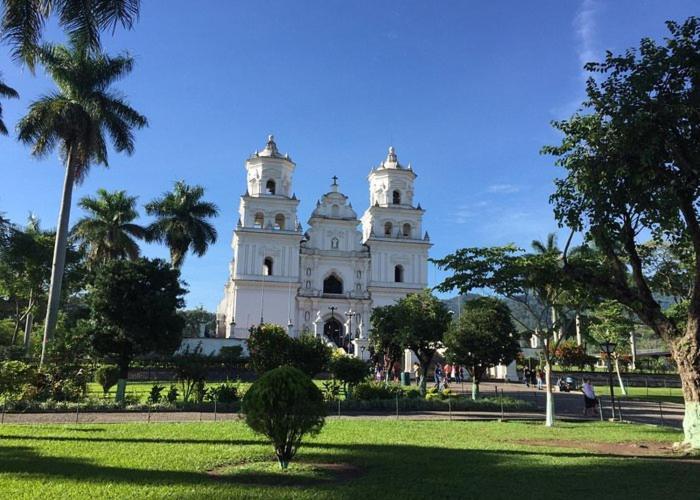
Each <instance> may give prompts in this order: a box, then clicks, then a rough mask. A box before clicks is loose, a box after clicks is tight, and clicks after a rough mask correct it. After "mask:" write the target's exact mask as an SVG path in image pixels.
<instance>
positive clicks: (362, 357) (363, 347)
mask: <svg viewBox="0 0 700 500" xmlns="http://www.w3.org/2000/svg"><path fill="white" fill-rule="evenodd" d="M365 349H366V348H365V346H360V352H361V354H360V359H361V360H362V361H364V360H365Z"/></svg>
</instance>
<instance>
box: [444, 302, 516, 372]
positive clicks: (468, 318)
mask: <svg viewBox="0 0 700 500" xmlns="http://www.w3.org/2000/svg"><path fill="white" fill-rule="evenodd" d="M445 346H446V347H447V359H448V360H449V361H450V362H453V363H457V364H460V365H462V366H464V367H465V368H466V369H467V370H468V371H469V373H470V374H471V376H472V378H473V380H474V382H475V383H477V384H478V383H479V382H480V381H481V379H482V377H483V376H484V373H485V372H486V370H487V369H489V368H491V367H493V366H496V365H499V364H503V365H508V364H509V363H511V362H512V361H513V360H514V359H515V356H516V355H517V354H518V352H519V351H520V346H519V344H518V342H517V334H516V330H515V326H513V322H512V321H511V317H510V310H509V309H508V306H506V304H505V303H503V302H502V301H500V300H497V299H494V298H489V297H481V298H478V299H475V300H470V301H468V302H466V303H465V304H464V306H463V308H462V313H461V316H460V318H459V319H457V320H455V321H454V322H453V323H452V325H451V326H450V329H449V331H448V332H447V334H446V335H445Z"/></svg>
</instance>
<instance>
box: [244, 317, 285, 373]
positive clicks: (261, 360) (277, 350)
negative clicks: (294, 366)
mask: <svg viewBox="0 0 700 500" xmlns="http://www.w3.org/2000/svg"><path fill="white" fill-rule="evenodd" d="M290 344H291V339H290V338H289V335H287V332H286V331H285V330H284V328H282V327H281V326H279V325H273V324H270V323H263V324H261V325H256V326H251V327H250V336H249V337H248V353H249V356H250V367H251V368H252V369H253V371H254V372H255V373H257V374H258V375H262V374H263V373H265V372H268V371H270V370H272V369H274V368H278V367H280V366H283V365H285V364H288V362H289V345H290Z"/></svg>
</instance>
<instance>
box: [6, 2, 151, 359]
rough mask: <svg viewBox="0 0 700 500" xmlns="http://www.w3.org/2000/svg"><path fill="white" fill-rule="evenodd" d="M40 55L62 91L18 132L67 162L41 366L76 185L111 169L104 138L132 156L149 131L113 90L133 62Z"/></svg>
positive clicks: (53, 52)
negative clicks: (96, 167)
mask: <svg viewBox="0 0 700 500" xmlns="http://www.w3.org/2000/svg"><path fill="white" fill-rule="evenodd" d="M24 3H26V2H22V4H24ZM37 54H38V59H39V61H40V62H41V63H42V65H43V66H44V68H45V69H46V71H47V73H48V74H49V76H51V78H52V79H53V80H54V82H55V83H56V85H57V86H58V91H57V92H54V93H52V94H48V95H46V96H44V97H41V98H40V99H38V100H37V101H34V102H33V103H32V104H30V106H29V112H28V113H27V115H26V116H25V117H24V118H22V119H21V120H20V122H19V124H18V126H17V129H18V136H19V139H20V141H22V142H24V143H25V144H29V145H31V146H32V154H33V155H34V156H38V157H43V156H46V155H48V154H49V153H50V152H51V151H53V150H54V149H55V147H56V146H58V147H59V149H60V151H61V154H62V156H63V160H64V162H65V180H64V187H63V195H62V199H61V208H60V211H59V217H58V229H57V231H56V243H55V246H54V258H53V265H52V271H51V284H50V288H49V300H48V307H47V312H46V321H45V324H44V342H43V350H42V356H41V361H40V366H41V364H43V362H44V357H45V354H46V344H47V343H48V342H49V341H50V339H51V337H52V335H53V331H54V328H55V326H56V318H57V314H58V306H59V300H60V293H61V285H62V280H63V273H64V267H65V256H66V244H67V237H68V222H69V219H70V207H71V198H72V194H73V185H74V184H76V183H80V182H82V180H83V179H84V178H85V177H86V176H87V173H88V171H89V169H90V166H91V165H92V164H94V163H97V164H102V165H107V139H106V137H105V134H108V135H109V137H110V138H111V139H112V142H113V147H114V149H115V150H116V151H118V152H122V151H124V152H126V153H127V154H131V153H132V152H133V150H134V137H133V129H134V128H142V127H144V126H146V124H147V121H146V118H144V117H143V116H142V115H140V114H139V113H138V112H136V111H135V110H134V109H133V108H131V107H130V106H129V105H128V104H127V103H126V101H125V100H124V99H123V97H122V96H121V95H120V94H118V93H116V92H114V91H113V90H111V89H110V86H111V85H112V84H113V83H114V82H115V81H116V80H117V79H119V78H121V77H124V76H125V75H127V74H128V73H129V72H130V71H131V69H132V67H133V59H132V58H131V57H128V56H118V57H109V56H106V55H102V54H93V53H91V52H87V51H85V50H84V47H82V46H80V45H73V46H71V47H69V48H68V47H61V46H56V47H53V46H46V47H44V48H42V49H41V50H39V51H38V52H37Z"/></svg>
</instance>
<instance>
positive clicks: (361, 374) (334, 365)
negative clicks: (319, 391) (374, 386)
mask: <svg viewBox="0 0 700 500" xmlns="http://www.w3.org/2000/svg"><path fill="white" fill-rule="evenodd" d="M329 369H330V372H331V375H333V378H335V379H336V380H340V381H341V382H342V383H343V389H344V390H345V394H348V391H349V390H351V389H352V387H354V386H355V385H357V384H359V383H360V382H362V381H364V380H366V379H367V377H368V376H369V366H368V365H367V363H365V362H364V361H362V360H361V359H359V358H353V357H352V356H346V355H344V354H338V355H335V356H334V357H333V358H332V359H331V362H330V365H329Z"/></svg>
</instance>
